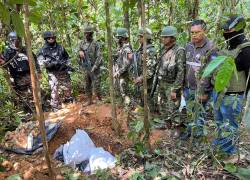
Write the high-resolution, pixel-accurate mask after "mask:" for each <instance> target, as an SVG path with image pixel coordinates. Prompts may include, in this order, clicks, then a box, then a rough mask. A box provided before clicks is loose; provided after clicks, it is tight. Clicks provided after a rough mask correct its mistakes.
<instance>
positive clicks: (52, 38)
mask: <svg viewBox="0 0 250 180" xmlns="http://www.w3.org/2000/svg"><path fill="white" fill-rule="evenodd" d="M50 39H56V37H48V38H47V40H50Z"/></svg>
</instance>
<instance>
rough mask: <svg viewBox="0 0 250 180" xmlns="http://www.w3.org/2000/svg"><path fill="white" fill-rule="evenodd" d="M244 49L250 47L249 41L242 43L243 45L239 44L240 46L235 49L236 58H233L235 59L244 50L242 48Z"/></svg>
mask: <svg viewBox="0 0 250 180" xmlns="http://www.w3.org/2000/svg"><path fill="white" fill-rule="evenodd" d="M246 47H250V42H249V41H248V42H245V43H243V44H240V45H239V46H238V47H237V50H236V56H235V57H237V56H238V55H239V54H240V52H241V51H242V49H244V48H246Z"/></svg>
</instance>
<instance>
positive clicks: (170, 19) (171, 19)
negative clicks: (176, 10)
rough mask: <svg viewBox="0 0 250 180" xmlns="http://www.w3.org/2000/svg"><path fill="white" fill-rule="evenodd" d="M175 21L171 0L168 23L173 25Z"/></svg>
mask: <svg viewBox="0 0 250 180" xmlns="http://www.w3.org/2000/svg"><path fill="white" fill-rule="evenodd" d="M172 23H173V3H172V1H169V14H168V25H169V26H170V25H172Z"/></svg>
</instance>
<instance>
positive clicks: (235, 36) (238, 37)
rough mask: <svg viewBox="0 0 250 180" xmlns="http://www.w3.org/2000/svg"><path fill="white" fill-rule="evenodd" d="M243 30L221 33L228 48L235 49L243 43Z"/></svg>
mask: <svg viewBox="0 0 250 180" xmlns="http://www.w3.org/2000/svg"><path fill="white" fill-rule="evenodd" d="M243 32H244V31H243V30H240V31H234V32H230V33H223V36H224V38H225V39H226V40H228V41H227V43H228V45H229V46H230V48H231V49H232V48H233V49H234V48H236V47H237V46H238V45H239V44H241V43H243V41H244V40H245V35H244V34H243Z"/></svg>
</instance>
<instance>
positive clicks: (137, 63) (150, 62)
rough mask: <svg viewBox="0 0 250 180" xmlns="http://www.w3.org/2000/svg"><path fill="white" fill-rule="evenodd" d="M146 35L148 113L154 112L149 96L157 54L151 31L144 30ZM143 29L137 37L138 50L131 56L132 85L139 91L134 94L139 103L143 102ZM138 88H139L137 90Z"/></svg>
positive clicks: (152, 101)
mask: <svg viewBox="0 0 250 180" xmlns="http://www.w3.org/2000/svg"><path fill="white" fill-rule="evenodd" d="M145 30H146V33H145V36H146V39H147V47H146V53H147V56H146V57H147V59H146V61H147V63H146V64H147V86H148V105H149V110H150V112H154V108H155V104H154V103H155V102H154V99H153V98H151V97H150V96H149V94H150V92H151V90H152V85H153V77H154V73H155V69H156V58H157V53H156V49H155V47H154V45H153V44H152V31H151V30H150V29H148V28H146V29H145ZM143 32H144V31H143V29H139V32H138V37H139V43H140V47H139V49H138V50H137V51H136V52H135V53H134V54H133V63H132V64H133V74H134V77H135V78H134V83H135V86H136V89H139V91H136V94H139V97H140V102H143V86H142V84H143V58H142V55H143ZM138 87H139V88H138Z"/></svg>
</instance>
